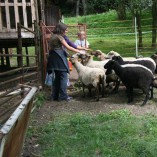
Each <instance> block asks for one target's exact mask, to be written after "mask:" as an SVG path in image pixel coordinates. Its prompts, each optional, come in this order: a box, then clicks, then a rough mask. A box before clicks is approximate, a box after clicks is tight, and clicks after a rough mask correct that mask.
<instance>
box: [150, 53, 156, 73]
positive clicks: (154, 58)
mask: <svg viewBox="0 0 157 157" xmlns="http://www.w3.org/2000/svg"><path fill="white" fill-rule="evenodd" d="M150 58H152V59H153V60H154V62H155V63H156V69H155V73H157V52H156V53H155V54H153V55H151V57H150Z"/></svg>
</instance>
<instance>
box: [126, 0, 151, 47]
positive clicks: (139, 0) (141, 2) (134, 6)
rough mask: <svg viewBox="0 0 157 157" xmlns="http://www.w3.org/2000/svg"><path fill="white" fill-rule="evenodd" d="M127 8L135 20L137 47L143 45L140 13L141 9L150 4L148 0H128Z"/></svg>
mask: <svg viewBox="0 0 157 157" xmlns="http://www.w3.org/2000/svg"><path fill="white" fill-rule="evenodd" d="M129 2H130V3H129V8H130V10H131V12H132V15H133V17H136V20H137V29H138V34H139V48H142V47H143V44H142V27H141V15H142V11H143V10H145V9H147V8H148V7H149V5H150V0H130V1H129Z"/></svg>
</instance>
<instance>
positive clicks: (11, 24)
mask: <svg viewBox="0 0 157 157" xmlns="http://www.w3.org/2000/svg"><path fill="white" fill-rule="evenodd" d="M37 6H38V3H37V0H1V3H0V43H1V46H0V48H5V47H7V48H8V46H9V47H15V45H17V38H18V37H17V33H16V31H17V23H20V24H21V25H23V26H24V27H26V28H29V29H31V30H33V28H34V26H33V24H34V20H36V21H39V19H38V10H37ZM22 37H23V39H24V44H25V43H26V46H27V45H31V44H32V43H31V42H33V40H30V39H33V38H34V36H33V35H32V33H30V32H27V31H26V30H22ZM8 43H9V44H8Z"/></svg>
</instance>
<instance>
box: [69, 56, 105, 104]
mask: <svg viewBox="0 0 157 157" xmlns="http://www.w3.org/2000/svg"><path fill="white" fill-rule="evenodd" d="M71 61H72V63H73V65H74V66H75V68H76V70H77V72H78V76H79V79H80V81H81V82H82V84H83V95H84V96H85V91H84V89H85V87H88V89H89V91H90V90H91V86H93V87H94V88H95V89H96V97H97V98H96V100H97V101H99V92H100V89H101V92H102V97H103V96H104V88H105V84H104V80H106V75H105V72H104V70H102V69H99V68H90V67H86V66H84V65H82V64H81V63H80V62H79V61H78V58H77V57H76V55H75V56H73V58H71Z"/></svg>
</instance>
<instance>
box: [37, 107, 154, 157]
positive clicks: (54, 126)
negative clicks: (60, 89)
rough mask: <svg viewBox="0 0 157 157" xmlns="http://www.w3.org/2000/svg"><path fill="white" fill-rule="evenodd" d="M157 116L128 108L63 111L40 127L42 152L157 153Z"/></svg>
mask: <svg viewBox="0 0 157 157" xmlns="http://www.w3.org/2000/svg"><path fill="white" fill-rule="evenodd" d="M156 126H157V117H156V116H153V115H147V116H142V117H135V116H133V115H132V114H131V113H130V112H129V111H128V110H119V111H113V112H111V113H106V114H105V113H101V114H98V115H95V116H94V115H90V114H83V113H77V114H72V115H62V116H60V117H57V118H56V119H54V121H52V122H50V123H48V124H47V125H45V126H41V127H39V128H38V135H39V137H40V140H39V142H40V146H41V148H42V150H43V151H42V152H43V153H42V156H45V157H51V156H55V157H61V156H75V157H80V156H85V157H91V156H100V157H104V156H106V157H111V156H115V157H116V156H122V157H123V156H128V157H139V156H141V157H143V156H145V157H154V156H157V153H156V147H157V140H156V136H157V127H156Z"/></svg>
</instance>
